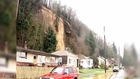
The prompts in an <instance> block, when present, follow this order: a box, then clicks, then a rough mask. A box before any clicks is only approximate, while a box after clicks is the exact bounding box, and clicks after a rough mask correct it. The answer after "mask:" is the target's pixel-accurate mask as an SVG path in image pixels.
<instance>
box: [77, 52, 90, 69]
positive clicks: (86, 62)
mask: <svg viewBox="0 0 140 79" xmlns="http://www.w3.org/2000/svg"><path fill="white" fill-rule="evenodd" d="M79 59H80V66H82V67H83V68H92V67H93V59H91V58H89V57H86V56H85V55H82V54H80V55H79Z"/></svg>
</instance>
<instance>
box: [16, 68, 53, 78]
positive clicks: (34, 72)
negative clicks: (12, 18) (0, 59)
mask: <svg viewBox="0 0 140 79" xmlns="http://www.w3.org/2000/svg"><path fill="white" fill-rule="evenodd" d="M53 68H54V67H47V66H45V67H37V66H17V67H16V70H17V72H16V79H39V77H40V76H41V75H43V74H47V73H49V72H51V70H52V69H53Z"/></svg>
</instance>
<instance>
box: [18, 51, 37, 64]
mask: <svg viewBox="0 0 140 79" xmlns="http://www.w3.org/2000/svg"><path fill="white" fill-rule="evenodd" d="M19 54H20V52H17V55H16V61H17V62H29V63H33V57H34V56H35V55H34V54H31V53H27V59H26V58H20V57H19Z"/></svg>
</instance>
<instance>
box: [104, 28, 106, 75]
mask: <svg viewBox="0 0 140 79" xmlns="http://www.w3.org/2000/svg"><path fill="white" fill-rule="evenodd" d="M105 46H106V41H105V26H104V54H105V67H104V69H105V73H106V52H105Z"/></svg>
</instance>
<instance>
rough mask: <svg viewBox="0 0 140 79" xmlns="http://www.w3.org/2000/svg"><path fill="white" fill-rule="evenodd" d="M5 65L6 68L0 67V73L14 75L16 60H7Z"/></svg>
mask: <svg viewBox="0 0 140 79" xmlns="http://www.w3.org/2000/svg"><path fill="white" fill-rule="evenodd" d="M7 63H8V64H7V66H0V71H1V72H12V73H16V60H14V59H8V62H7Z"/></svg>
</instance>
